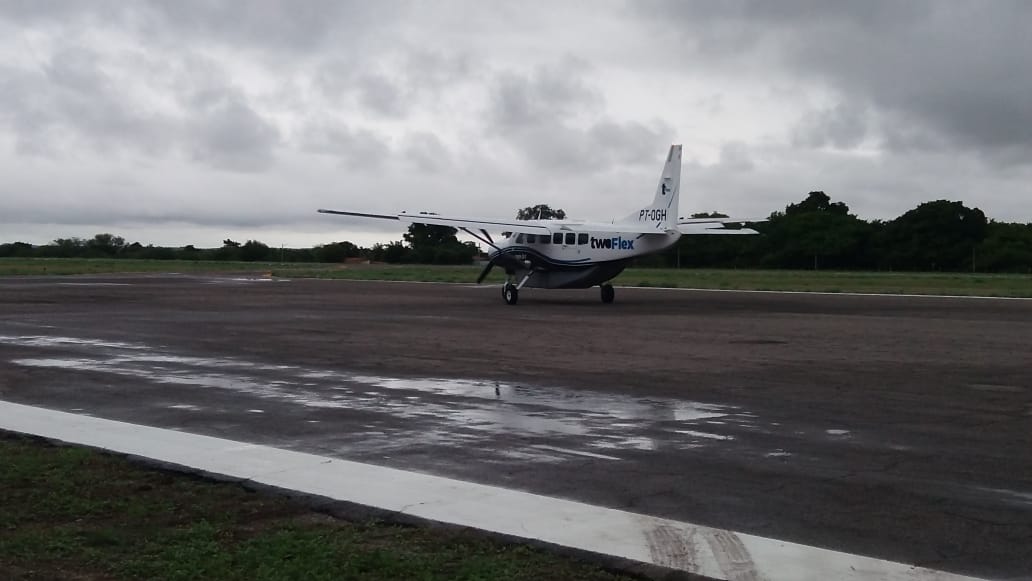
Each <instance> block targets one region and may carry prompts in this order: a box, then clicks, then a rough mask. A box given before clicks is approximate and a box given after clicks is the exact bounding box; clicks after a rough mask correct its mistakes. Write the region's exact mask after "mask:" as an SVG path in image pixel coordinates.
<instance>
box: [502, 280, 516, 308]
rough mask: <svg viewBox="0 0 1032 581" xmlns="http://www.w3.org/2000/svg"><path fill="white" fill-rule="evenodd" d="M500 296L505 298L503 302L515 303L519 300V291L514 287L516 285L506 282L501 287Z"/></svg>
mask: <svg viewBox="0 0 1032 581" xmlns="http://www.w3.org/2000/svg"><path fill="white" fill-rule="evenodd" d="M502 298H503V299H505V304H507V305H515V304H516V302H517V301H519V300H520V291H519V290H517V289H516V285H514V284H512V283H511V282H510V283H507V284H506V285H505V286H503V287H502Z"/></svg>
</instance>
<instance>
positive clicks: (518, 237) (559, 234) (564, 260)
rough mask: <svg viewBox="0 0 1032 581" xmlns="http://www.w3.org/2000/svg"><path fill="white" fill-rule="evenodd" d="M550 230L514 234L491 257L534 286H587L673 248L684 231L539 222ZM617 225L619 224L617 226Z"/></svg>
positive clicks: (498, 245)
mask: <svg viewBox="0 0 1032 581" xmlns="http://www.w3.org/2000/svg"><path fill="white" fill-rule="evenodd" d="M535 224H538V225H541V226H545V227H546V228H548V231H549V233H548V234H514V233H510V234H508V235H506V236H505V237H503V238H502V239H501V240H499V241H498V242H497V243H496V244H495V246H496V247H497V249H492V250H491V251H490V252H489V254H488V256H489V258H490V259H492V260H494V261H495V263H496V264H498V266H500V267H502V268H504V269H505V271H506V273H508V274H509V275H513V276H516V277H518V278H523V277H524V276H526V274H528V273H530V274H531V276H530V278H529V279H527V280H526V282H525V284H524V286H529V287H535V288H588V287H592V286H595V285H599V284H602V283H604V282H606V281H608V280H610V279H612V278H613V277H615V276H616V275H618V274H620V272H622V271H623V269H624V268H626V267H627V265H628V264H629V263H630V262H631V260H632V259H634V258H636V257H638V256H643V255H646V254H653V253H655V252H659V251H662V250H665V249H666V248H669V247H670V246H673V245H674V244H675V243H676V242H677V240H678V239H679V238H680V237H681V234H680V232H677V231H673V232H665V231H658V232H656V233H655V234H652V233H649V234H641V233H626V232H619V231H613V230H606V229H605V228H606V227H607V226H608V227H609V228H612V227H613V226H614V225H613V224H587V223H567V222H549V221H538V222H535ZM617 226H618V225H617Z"/></svg>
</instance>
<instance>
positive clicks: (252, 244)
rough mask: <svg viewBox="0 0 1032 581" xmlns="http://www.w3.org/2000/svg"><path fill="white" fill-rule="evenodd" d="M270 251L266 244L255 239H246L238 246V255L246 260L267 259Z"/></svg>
mask: <svg viewBox="0 0 1032 581" xmlns="http://www.w3.org/2000/svg"><path fill="white" fill-rule="evenodd" d="M271 252H272V251H271V249H270V248H269V247H268V246H267V245H265V244H263V243H261V242H259V241H257V240H248V241H247V242H245V243H244V245H243V246H241V247H240V254H239V257H240V260H245V261H247V262H256V261H261V260H269V256H270V255H271Z"/></svg>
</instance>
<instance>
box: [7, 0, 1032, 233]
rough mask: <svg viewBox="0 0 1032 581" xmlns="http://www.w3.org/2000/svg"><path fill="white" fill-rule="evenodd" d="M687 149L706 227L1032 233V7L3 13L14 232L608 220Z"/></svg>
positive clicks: (552, 5) (687, 200) (503, 5)
mask: <svg viewBox="0 0 1032 581" xmlns="http://www.w3.org/2000/svg"><path fill="white" fill-rule="evenodd" d="M671 143H683V144H684V170H683V175H682V181H681V183H682V193H681V212H680V213H681V214H682V215H687V214H689V213H691V212H698V211H713V210H719V211H723V212H727V213H731V214H733V215H742V216H757V215H759V216H765V215H767V214H769V213H770V212H771V211H773V210H777V209H783V208H784V206H785V205H786V204H789V203H793V202H796V201H799V200H801V199H803V198H804V197H805V195H806V193H807V192H809V191H811V190H824V191H825V192H827V193H828V194H829V195H831V196H832V198H833V199H835V200H841V201H845V202H846V203H847V204H848V205H849V206H850V208H851V209H852V211H853V212H854V213H856V214H858V215H859V216H861V217H863V218H868V219H870V218H883V219H891V218H893V217H895V216H897V215H899V214H901V213H902V212H904V211H906V210H908V209H910V208H912V207H914V206H916V205H917V204H918V203H920V202H923V201H928V200H934V199H943V198H945V199H950V200H962V201H964V202H965V203H966V204H967V205H969V206H977V207H979V208H981V209H982V210H983V211H985V212H986V214H987V215H988V216H990V217H991V218H995V219H998V220H1006V221H1021V222H1028V221H1032V2H1026V1H1020V0H1019V1H1014V2H1008V1H1004V0H996V1H993V2H984V1H977V2H974V1H973V2H963V1H957V0H951V1H949V2H943V1H931V2H923V1H918V0H907V1H892V2H877V1H870V0H868V1H864V2H856V1H843V2H830V1H819V0H814V1H802V0H799V1H787V0H779V1H777V2H768V1H756V2H734V1H720V2H714V1H709V0H707V1H700V2H690V1H685V0H670V1H666V2H663V1H656V2H648V1H635V2H618V1H600V0H590V1H584V2H560V1H554V0H553V1H549V2H526V1H514V2H500V1H491V2H483V1H478V0H470V1H467V2H450V1H435V2H429V1H428V2H390V1H376V2H368V1H361V2H353V3H352V2H345V1H342V0H320V1H314V0H311V1H305V0H293V1H289V2H288V1H284V2H275V1H272V0H263V1H252V2H218V1H215V0H176V1H175V2H168V1H164V0H162V1H157V0H155V1H153V2H146V1H139V2H125V1H123V0H111V1H94V2H73V1H60V0H57V1H46V0H0V242H10V241H14V240H22V241H26V242H31V243H46V242H48V241H50V240H53V239H54V238H58V237H70V236H80V237H91V236H92V235H93V234H96V233H98V232H111V233H114V234H120V235H122V236H125V237H126V238H127V239H129V240H131V241H136V240H138V241H140V242H142V243H144V244H150V243H152V244H164V245H176V246H179V245H184V244H189V243H192V244H196V245H198V246H219V245H221V242H222V240H223V239H224V238H227V237H231V238H233V239H236V240H240V241H243V240H246V239H258V240H261V241H263V242H265V243H267V244H269V245H271V246H279V245H281V244H285V245H287V246H302V245H310V244H319V243H326V242H331V241H335V240H353V241H356V242H360V243H363V244H369V243H371V242H374V241H377V240H381V241H388V240H396V239H400V237H401V233H402V230H401V229H399V228H398V227H397V225H396V224H395V225H393V226H392V225H391V224H389V223H370V222H362V221H357V220H350V219H344V218H340V217H333V216H326V215H320V214H316V213H315V210H316V208H320V207H328V208H336V209H345V210H358V211H367V212H383V213H395V212H398V211H401V210H408V211H421V210H430V211H437V212H440V213H447V214H459V215H472V216H478V217H481V216H482V217H500V218H507V217H513V216H514V214H515V211H516V209H518V208H520V207H524V206H528V205H531V204H536V203H547V204H550V205H551V206H553V207H560V208H564V209H565V210H566V211H567V213H568V214H569V215H570V216H571V217H573V218H585V219H610V218H613V217H616V216H622V215H625V214H627V213H628V212H630V211H632V210H634V209H635V208H637V207H640V206H641V205H643V203H644V202H646V201H647V200H648V199H650V198H651V192H652V191H653V189H654V187H655V182H656V180H657V179H658V176H659V172H660V170H661V169H662V162H663V159H664V156H665V154H666V151H667V148H668V147H669V145H670V144H671ZM378 228H379V230H378Z"/></svg>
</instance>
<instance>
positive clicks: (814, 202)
mask: <svg viewBox="0 0 1032 581" xmlns="http://www.w3.org/2000/svg"><path fill="white" fill-rule="evenodd" d="M811 212H826V213H828V214H841V215H843V216H845V215H846V214H849V206H847V205H846V204H845V203H844V202H835V203H832V202H831V197H830V196H828V194H825V193H824V192H820V191H818V192H810V193H809V194H807V195H806V199H805V200H803V201H802V202H799V203H798V204H789V205H788V206H787V207H786V208H785V214H786V215H792V214H809V213H811Z"/></svg>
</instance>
